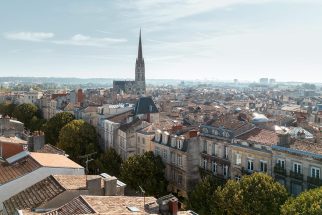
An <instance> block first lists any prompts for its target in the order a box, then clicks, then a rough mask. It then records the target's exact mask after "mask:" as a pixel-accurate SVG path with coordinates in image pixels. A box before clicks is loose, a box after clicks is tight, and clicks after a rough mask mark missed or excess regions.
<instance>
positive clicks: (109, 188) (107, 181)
mask: <svg viewBox="0 0 322 215" xmlns="http://www.w3.org/2000/svg"><path fill="white" fill-rule="evenodd" d="M116 191H117V178H116V177H114V176H111V177H108V178H104V195H105V196H116Z"/></svg>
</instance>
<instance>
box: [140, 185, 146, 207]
mask: <svg viewBox="0 0 322 215" xmlns="http://www.w3.org/2000/svg"><path fill="white" fill-rule="evenodd" d="M139 188H140V190H141V193H142V194H143V210H145V190H143V188H142V187H141V186H139Z"/></svg>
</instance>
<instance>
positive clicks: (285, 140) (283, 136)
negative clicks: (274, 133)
mask: <svg viewBox="0 0 322 215" xmlns="http://www.w3.org/2000/svg"><path fill="white" fill-rule="evenodd" d="M278 137H279V141H278V143H277V145H278V146H284V147H289V146H290V143H291V141H290V134H288V133H286V132H285V133H280V134H278Z"/></svg>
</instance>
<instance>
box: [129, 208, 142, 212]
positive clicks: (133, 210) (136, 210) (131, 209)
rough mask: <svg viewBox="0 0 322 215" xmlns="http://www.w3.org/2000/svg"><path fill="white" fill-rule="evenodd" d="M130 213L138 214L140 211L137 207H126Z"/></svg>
mask: <svg viewBox="0 0 322 215" xmlns="http://www.w3.org/2000/svg"><path fill="white" fill-rule="evenodd" d="M126 208H127V209H128V210H129V211H131V212H140V210H139V209H138V208H137V207H126Z"/></svg>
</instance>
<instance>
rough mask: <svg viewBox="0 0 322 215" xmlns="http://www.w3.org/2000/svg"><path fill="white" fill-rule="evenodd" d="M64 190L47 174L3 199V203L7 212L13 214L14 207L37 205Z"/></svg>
mask: <svg viewBox="0 0 322 215" xmlns="http://www.w3.org/2000/svg"><path fill="white" fill-rule="evenodd" d="M64 190H65V189H64V188H63V187H62V186H61V185H60V184H59V183H58V182H57V181H56V180H55V178H54V177H53V176H49V177H47V178H45V179H44V180H42V181H40V182H38V183H36V184H34V185H32V186H31V187H28V188H27V189H25V190H24V191H22V192H20V193H18V194H16V195H14V196H12V197H11V198H10V199H8V200H6V201H4V203H3V205H4V207H5V209H6V211H7V212H8V214H14V211H15V210H16V209H27V208H30V209H32V208H35V207H38V206H40V205H42V204H43V203H46V202H48V201H50V200H51V199H53V198H54V197H56V196H57V195H58V194H60V193H62V192H63V191H64Z"/></svg>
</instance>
